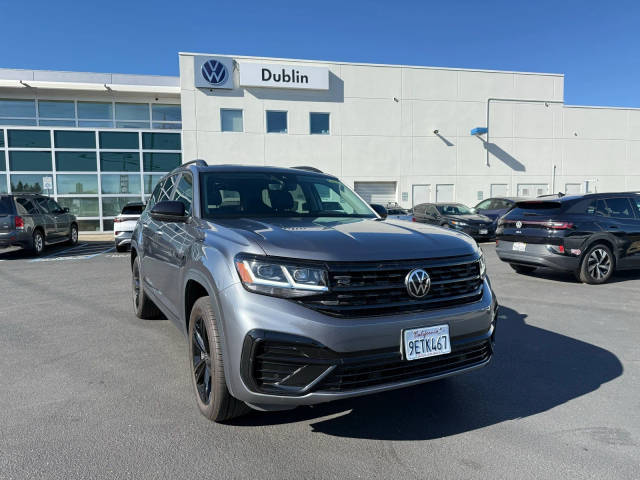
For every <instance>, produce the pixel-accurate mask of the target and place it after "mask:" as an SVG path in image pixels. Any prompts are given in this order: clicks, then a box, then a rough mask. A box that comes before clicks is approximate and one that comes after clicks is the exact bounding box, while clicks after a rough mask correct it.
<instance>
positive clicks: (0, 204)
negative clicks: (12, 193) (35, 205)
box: [0, 197, 13, 215]
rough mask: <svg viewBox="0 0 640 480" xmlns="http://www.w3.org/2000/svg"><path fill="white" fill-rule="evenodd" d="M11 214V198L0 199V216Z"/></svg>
mask: <svg viewBox="0 0 640 480" xmlns="http://www.w3.org/2000/svg"><path fill="white" fill-rule="evenodd" d="M12 213H13V208H12V206H11V197H0V215H11V214H12Z"/></svg>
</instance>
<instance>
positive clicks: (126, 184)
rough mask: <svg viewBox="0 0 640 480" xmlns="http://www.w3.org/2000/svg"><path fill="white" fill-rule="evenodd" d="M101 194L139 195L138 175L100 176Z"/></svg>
mask: <svg viewBox="0 0 640 480" xmlns="http://www.w3.org/2000/svg"><path fill="white" fill-rule="evenodd" d="M100 185H101V187H102V193H105V194H111V195H113V194H137V195H140V175H102V176H101V179H100Z"/></svg>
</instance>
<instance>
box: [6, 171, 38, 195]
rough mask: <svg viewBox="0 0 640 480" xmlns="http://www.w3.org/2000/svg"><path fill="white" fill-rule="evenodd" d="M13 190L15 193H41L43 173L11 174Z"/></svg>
mask: <svg viewBox="0 0 640 480" xmlns="http://www.w3.org/2000/svg"><path fill="white" fill-rule="evenodd" d="M11 191H12V192H13V193H41V192H42V175H38V174H26V175H25V174H21V175H11Z"/></svg>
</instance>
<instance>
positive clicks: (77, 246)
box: [29, 243, 88, 262]
mask: <svg viewBox="0 0 640 480" xmlns="http://www.w3.org/2000/svg"><path fill="white" fill-rule="evenodd" d="M85 245H88V243H82V244H80V245H74V246H73V247H69V248H67V249H65V250H60V251H59V252H54V253H52V254H50V255H45V256H44V257H40V258H34V259H33V260H29V261H30V262H39V261H40V260H42V259H44V258H50V257H57V256H59V255H60V254H61V253H65V252H68V251H70V250H73V249H74V248H80V247H83V246H85Z"/></svg>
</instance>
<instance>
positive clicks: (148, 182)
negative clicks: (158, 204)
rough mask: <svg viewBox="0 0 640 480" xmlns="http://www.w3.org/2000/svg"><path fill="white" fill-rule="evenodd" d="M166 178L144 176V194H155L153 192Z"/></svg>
mask: <svg viewBox="0 0 640 480" xmlns="http://www.w3.org/2000/svg"><path fill="white" fill-rule="evenodd" d="M162 177H164V175H162V174H160V175H145V176H144V180H143V182H144V193H145V195H148V194H150V193H153V190H154V189H155V188H156V185H157V184H158V182H159V181H160V180H161V179H162Z"/></svg>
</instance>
